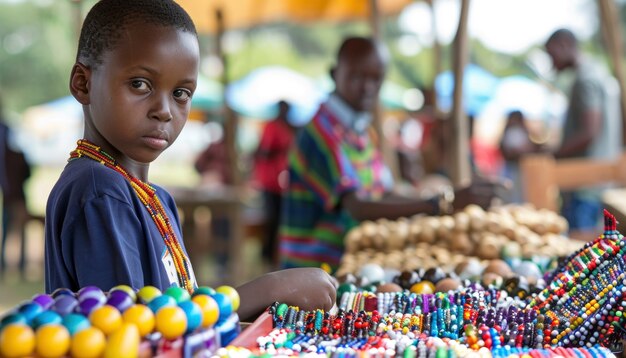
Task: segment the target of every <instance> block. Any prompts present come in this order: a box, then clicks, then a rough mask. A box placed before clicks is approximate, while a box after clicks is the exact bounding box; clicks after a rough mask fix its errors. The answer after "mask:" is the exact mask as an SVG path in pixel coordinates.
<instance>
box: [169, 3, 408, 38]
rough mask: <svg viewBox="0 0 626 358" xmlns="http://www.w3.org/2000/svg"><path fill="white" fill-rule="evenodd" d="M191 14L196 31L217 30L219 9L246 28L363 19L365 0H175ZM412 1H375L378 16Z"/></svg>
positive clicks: (230, 23)
mask: <svg viewBox="0 0 626 358" xmlns="http://www.w3.org/2000/svg"><path fill="white" fill-rule="evenodd" d="M177 2H178V3H179V4H180V5H181V6H182V7H183V8H184V9H185V10H186V11H187V12H188V13H189V14H190V15H191V17H192V18H193V21H194V23H195V24H196V26H197V28H198V31H199V32H209V33H216V32H217V21H216V16H215V13H216V11H217V10H218V9H220V10H221V11H222V14H223V15H222V16H223V18H224V25H225V27H226V28H227V29H240V28H249V27H253V26H257V25H261V24H265V23H271V22H278V21H293V22H298V23H302V22H312V21H346V20H354V19H366V18H367V17H368V16H369V15H370V13H369V12H370V2H369V1H365V0H307V1H302V0H202V1H201V0H177ZM411 2H412V0H385V1H379V2H378V11H379V13H380V15H390V14H397V13H399V12H400V11H401V10H402V9H403V8H404V7H405V6H406V5H408V4H410V3H411Z"/></svg>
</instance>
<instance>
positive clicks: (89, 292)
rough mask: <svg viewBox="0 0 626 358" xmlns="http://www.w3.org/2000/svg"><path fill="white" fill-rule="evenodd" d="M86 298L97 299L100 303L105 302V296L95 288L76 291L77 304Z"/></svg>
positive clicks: (98, 288)
mask: <svg viewBox="0 0 626 358" xmlns="http://www.w3.org/2000/svg"><path fill="white" fill-rule="evenodd" d="M87 298H97V299H98V300H101V301H102V302H106V295H105V294H104V292H102V290H101V289H100V287H97V286H85V287H83V288H81V289H80V290H79V291H78V302H80V301H82V300H85V299H87Z"/></svg>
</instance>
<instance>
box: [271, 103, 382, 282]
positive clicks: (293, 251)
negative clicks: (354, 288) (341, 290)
mask: <svg viewBox="0 0 626 358" xmlns="http://www.w3.org/2000/svg"><path fill="white" fill-rule="evenodd" d="M345 123H346V121H345V120H344V121H340V120H339V118H338V117H337V115H336V114H335V113H333V112H331V110H330V107H329V103H324V104H322V105H321V107H320V109H319V110H318V112H317V114H316V115H315V117H314V118H313V120H312V121H311V122H310V123H309V124H308V125H307V126H306V127H305V128H304V129H303V130H302V131H301V132H300V133H299V135H298V137H297V139H296V143H295V146H294V148H292V150H291V152H290V156H289V185H288V187H287V190H286V192H285V193H284V199H283V209H282V215H281V228H280V254H281V266H282V267H283V268H290V267H304V266H309V267H311V266H312V267H320V265H321V264H322V263H326V264H328V265H330V267H331V268H332V270H333V271H334V270H336V269H337V267H338V266H339V262H340V259H341V256H342V255H343V251H344V242H343V239H344V236H345V234H346V233H347V232H348V230H349V229H351V228H352V227H354V226H355V225H356V224H357V222H356V220H355V219H354V218H352V217H351V216H350V214H349V213H348V212H347V210H345V209H343V208H342V207H341V206H340V201H341V197H342V196H343V195H345V194H346V193H348V192H352V191H356V192H357V195H359V197H362V198H367V199H374V200H375V199H377V198H381V197H382V196H383V194H384V193H385V192H386V191H387V190H388V189H389V187H390V186H391V175H390V174H389V170H388V169H387V167H386V166H385V165H384V163H383V160H382V155H381V154H380V152H379V151H378V149H377V148H376V147H375V146H374V144H373V143H372V141H371V140H370V137H369V134H368V132H367V131H362V132H361V133H358V132H356V131H354V130H352V129H349V128H348V127H347V126H346V125H345Z"/></svg>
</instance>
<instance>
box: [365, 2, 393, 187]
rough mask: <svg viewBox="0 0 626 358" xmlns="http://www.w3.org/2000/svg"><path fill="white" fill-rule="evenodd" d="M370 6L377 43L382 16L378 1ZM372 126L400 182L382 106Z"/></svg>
mask: <svg viewBox="0 0 626 358" xmlns="http://www.w3.org/2000/svg"><path fill="white" fill-rule="evenodd" d="M369 5H370V13H369V15H370V17H369V20H370V27H371V28H372V38H374V39H375V40H376V41H379V40H380V38H381V34H380V14H379V10H378V1H377V0H369ZM372 117H373V121H372V126H373V127H374V131H375V132H376V136H377V137H378V142H377V143H378V149H379V150H380V152H381V153H382V155H383V160H384V161H385V164H386V165H387V167H388V168H389V170H390V171H391V175H392V176H393V178H394V181H398V180H399V178H400V168H399V163H398V156H397V155H396V149H395V148H394V147H393V146H391V145H389V142H387V140H386V139H385V133H384V131H383V123H382V122H383V119H382V113H381V109H380V105H379V104H378V103H377V104H376V105H375V106H374V109H373V110H372Z"/></svg>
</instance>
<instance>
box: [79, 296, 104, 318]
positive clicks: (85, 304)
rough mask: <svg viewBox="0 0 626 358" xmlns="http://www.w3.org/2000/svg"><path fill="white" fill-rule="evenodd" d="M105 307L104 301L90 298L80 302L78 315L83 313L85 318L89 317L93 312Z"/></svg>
mask: <svg viewBox="0 0 626 358" xmlns="http://www.w3.org/2000/svg"><path fill="white" fill-rule="evenodd" d="M103 305H104V301H100V300H99V299H98V298H95V297H89V298H85V299H84V300H82V301H80V302H78V307H76V311H78V313H81V314H82V315H83V316H85V317H89V314H90V313H91V311H93V310H94V309H96V308H98V307H100V306H103Z"/></svg>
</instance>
